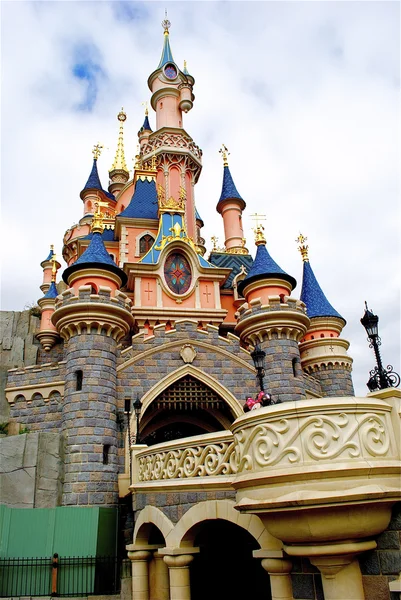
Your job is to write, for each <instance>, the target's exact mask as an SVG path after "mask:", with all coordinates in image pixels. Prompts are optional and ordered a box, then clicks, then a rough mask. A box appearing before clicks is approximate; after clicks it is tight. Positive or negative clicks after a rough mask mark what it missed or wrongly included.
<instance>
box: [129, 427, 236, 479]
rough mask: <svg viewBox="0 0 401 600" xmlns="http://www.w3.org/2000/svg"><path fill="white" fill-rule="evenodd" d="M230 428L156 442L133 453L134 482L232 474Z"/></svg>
mask: <svg viewBox="0 0 401 600" xmlns="http://www.w3.org/2000/svg"><path fill="white" fill-rule="evenodd" d="M234 456H235V455H234V441H233V435H232V433H231V432H230V431H222V432H218V433H208V434H205V435H202V436H196V437H190V438H186V440H185V441H183V440H182V439H179V440H174V441H172V442H167V443H165V444H157V445H155V446H152V447H150V448H148V449H146V450H141V451H140V452H139V453H138V454H136V455H135V460H136V467H135V469H134V485H135V484H137V483H146V482H154V481H165V480H169V479H170V480H172V479H178V480H184V479H189V478H199V477H209V478H210V477H216V476H220V475H226V476H227V475H234V474H235V472H236V470H235V464H234V462H233V460H234Z"/></svg>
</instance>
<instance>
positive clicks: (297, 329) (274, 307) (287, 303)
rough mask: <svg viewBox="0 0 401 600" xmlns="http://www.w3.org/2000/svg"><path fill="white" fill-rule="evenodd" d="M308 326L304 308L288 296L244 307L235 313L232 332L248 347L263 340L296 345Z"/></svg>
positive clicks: (244, 305) (257, 301) (257, 299)
mask: <svg viewBox="0 0 401 600" xmlns="http://www.w3.org/2000/svg"><path fill="white" fill-rule="evenodd" d="M308 326H309V318H308V316H307V314H306V309H305V304H304V303H303V302H301V301H300V300H297V299H295V298H290V297H289V296H284V298H283V297H281V296H269V297H268V301H267V303H265V304H262V301H261V299H260V298H255V299H254V300H251V301H250V302H249V303H244V304H243V305H242V306H240V307H239V309H238V321H237V326H236V328H235V330H236V332H237V333H238V334H239V335H240V338H241V340H243V341H248V342H250V343H252V344H255V343H256V342H258V341H259V342H261V341H263V340H264V339H268V340H271V339H273V338H275V339H287V340H294V341H296V342H298V341H299V340H300V339H301V338H302V336H303V335H304V334H305V332H306V330H307V328H308Z"/></svg>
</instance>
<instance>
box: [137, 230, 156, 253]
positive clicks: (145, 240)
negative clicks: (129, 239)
mask: <svg viewBox="0 0 401 600" xmlns="http://www.w3.org/2000/svg"><path fill="white" fill-rule="evenodd" d="M154 241H155V240H154V238H153V237H152V236H151V235H149V234H148V233H147V234H145V235H143V236H142V237H141V239H140V240H139V254H140V255H141V256H142V255H143V254H146V252H148V251H149V250H150V249H151V247H152V245H153V242H154Z"/></svg>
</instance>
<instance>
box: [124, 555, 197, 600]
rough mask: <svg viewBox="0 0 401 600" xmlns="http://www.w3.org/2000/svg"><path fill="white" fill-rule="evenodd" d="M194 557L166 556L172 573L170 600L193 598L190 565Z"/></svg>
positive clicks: (165, 560) (189, 599)
mask: <svg viewBox="0 0 401 600" xmlns="http://www.w3.org/2000/svg"><path fill="white" fill-rule="evenodd" d="M193 559H194V557H193V556H192V554H178V555H176V556H169V555H167V556H164V562H165V563H166V565H167V566H168V569H169V575H170V600H191V582H190V576H189V565H190V563H191V562H192V561H193ZM135 600H137V599H136V598H135Z"/></svg>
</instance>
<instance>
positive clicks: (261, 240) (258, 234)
mask: <svg viewBox="0 0 401 600" xmlns="http://www.w3.org/2000/svg"><path fill="white" fill-rule="evenodd" d="M264 230H265V228H264V227H263V225H258V226H257V227H256V228H255V229H254V232H255V244H256V245H257V246H259V245H260V244H266V238H265V234H264V233H263V232H264Z"/></svg>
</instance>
